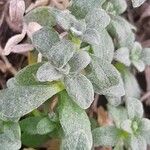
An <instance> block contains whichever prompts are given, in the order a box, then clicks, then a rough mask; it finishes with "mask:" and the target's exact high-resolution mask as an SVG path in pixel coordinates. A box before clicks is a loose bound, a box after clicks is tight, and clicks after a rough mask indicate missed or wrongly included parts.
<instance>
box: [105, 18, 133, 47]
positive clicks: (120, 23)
mask: <svg viewBox="0 0 150 150" xmlns="http://www.w3.org/2000/svg"><path fill="white" fill-rule="evenodd" d="M108 31H109V33H110V35H111V36H112V37H113V38H114V39H115V40H116V47H117V48H120V47H127V48H129V49H131V48H132V47H133V45H134V41H135V35H134V33H133V31H132V28H131V25H130V24H129V23H128V22H127V21H126V20H125V19H124V18H122V17H120V16H113V17H112V18H111V22H110V24H109V26H108Z"/></svg>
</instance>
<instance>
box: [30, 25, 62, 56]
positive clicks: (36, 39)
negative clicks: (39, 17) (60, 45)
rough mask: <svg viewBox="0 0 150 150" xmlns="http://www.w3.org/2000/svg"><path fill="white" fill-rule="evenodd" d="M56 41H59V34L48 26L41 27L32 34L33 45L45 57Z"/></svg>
mask: <svg viewBox="0 0 150 150" xmlns="http://www.w3.org/2000/svg"><path fill="white" fill-rule="evenodd" d="M57 42H59V36H58V34H57V32H55V31H54V30H53V29H51V28H48V27H43V28H42V29H40V30H38V31H37V32H35V33H34V34H33V36H32V43H33V45H34V46H35V48H36V49H37V50H38V51H39V52H41V53H42V55H44V56H45V57H47V54H48V53H49V51H50V49H51V47H52V46H53V45H54V44H56V43H57Z"/></svg>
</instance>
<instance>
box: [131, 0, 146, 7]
mask: <svg viewBox="0 0 150 150" xmlns="http://www.w3.org/2000/svg"><path fill="white" fill-rule="evenodd" d="M131 1H132V4H133V7H139V6H141V5H142V4H143V3H144V2H145V1H146V0H131Z"/></svg>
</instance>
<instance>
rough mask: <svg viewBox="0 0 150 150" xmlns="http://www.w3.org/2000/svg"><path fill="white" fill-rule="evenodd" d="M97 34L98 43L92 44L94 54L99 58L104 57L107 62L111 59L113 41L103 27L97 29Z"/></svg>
mask: <svg viewBox="0 0 150 150" xmlns="http://www.w3.org/2000/svg"><path fill="white" fill-rule="evenodd" d="M98 35H99V42H98V45H92V48H93V52H94V55H96V56H97V57H100V58H101V59H104V58H105V59H106V60H107V61H108V62H111V61H112V60H113V55H114V44H113V41H112V39H111V37H110V35H109V34H108V32H107V31H106V30H105V29H103V30H99V34H98Z"/></svg>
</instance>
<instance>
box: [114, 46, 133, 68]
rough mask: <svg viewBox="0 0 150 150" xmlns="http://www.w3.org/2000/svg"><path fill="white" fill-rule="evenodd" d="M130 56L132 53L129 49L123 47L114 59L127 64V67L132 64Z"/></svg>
mask: <svg viewBox="0 0 150 150" xmlns="http://www.w3.org/2000/svg"><path fill="white" fill-rule="evenodd" d="M129 54H130V52H129V49H128V48H126V47H121V48H119V49H117V50H116V51H115V55H114V59H115V60H116V61H119V62H121V63H123V64H125V65H126V66H130V64H131V62H130V59H129Z"/></svg>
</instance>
